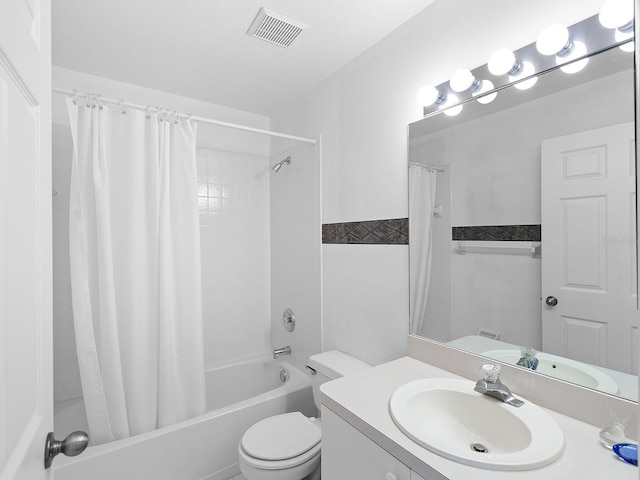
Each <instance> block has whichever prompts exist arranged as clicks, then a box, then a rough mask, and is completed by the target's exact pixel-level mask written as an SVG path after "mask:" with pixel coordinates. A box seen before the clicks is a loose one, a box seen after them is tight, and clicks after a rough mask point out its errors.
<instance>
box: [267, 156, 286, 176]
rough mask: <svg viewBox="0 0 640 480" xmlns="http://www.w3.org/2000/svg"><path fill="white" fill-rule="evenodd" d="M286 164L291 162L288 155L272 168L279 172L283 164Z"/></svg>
mask: <svg viewBox="0 0 640 480" xmlns="http://www.w3.org/2000/svg"><path fill="white" fill-rule="evenodd" d="M284 164H287V165H289V164H291V157H289V156H288V157H287V158H285V159H284V160H280V161H279V162H278V163H276V164H275V165H274V166H273V167H271V170H273V171H274V172H276V173H278V172H279V171H280V169H281V168H282V165H284Z"/></svg>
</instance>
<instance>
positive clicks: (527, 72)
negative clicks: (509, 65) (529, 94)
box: [509, 62, 538, 90]
mask: <svg viewBox="0 0 640 480" xmlns="http://www.w3.org/2000/svg"><path fill="white" fill-rule="evenodd" d="M534 73H536V71H535V69H534V68H533V65H532V64H530V63H529V62H522V67H521V68H520V70H518V72H517V73H516V74H515V75H509V81H510V82H512V83H513V82H517V81H518V80H520V79H521V78H526V77H529V76H531V75H533V74H534ZM537 81H538V77H531V78H530V79H528V80H524V81H522V82H519V83H516V84H515V85H514V87H516V88H517V89H518V90H528V89H530V88H531V87H533V86H534V85H535V84H536V82H537Z"/></svg>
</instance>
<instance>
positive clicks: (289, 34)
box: [247, 8, 307, 48]
mask: <svg viewBox="0 0 640 480" xmlns="http://www.w3.org/2000/svg"><path fill="white" fill-rule="evenodd" d="M305 28H307V25H305V24H303V23H301V22H299V21H297V20H294V19H293V18H289V17H286V16H284V15H281V14H279V13H276V12H274V11H272V10H268V9H266V8H261V9H260V11H259V12H258V15H257V16H256V18H255V20H254V21H253V23H252V24H251V27H249V31H248V32H247V33H248V34H249V35H252V36H254V37H256V38H259V39H261V40H265V41H267V42H271V43H274V44H276V45H279V46H281V47H285V48H286V47H288V46H289V45H291V42H293V41H294V40H295V39H296V38H297V37H298V35H300V32H302V30H304V29H305Z"/></svg>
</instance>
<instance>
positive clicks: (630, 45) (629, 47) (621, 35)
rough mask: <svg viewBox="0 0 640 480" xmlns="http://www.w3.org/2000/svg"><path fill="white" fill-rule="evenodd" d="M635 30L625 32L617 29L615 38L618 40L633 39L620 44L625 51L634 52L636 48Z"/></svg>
mask: <svg viewBox="0 0 640 480" xmlns="http://www.w3.org/2000/svg"><path fill="white" fill-rule="evenodd" d="M633 36H634V35H633V31H630V32H623V31H621V30H616V33H615V38H616V42H624V41H626V40H629V39H631V41H630V42H629V41H627V43H623V44H622V45H620V47H619V48H620V50H622V51H623V52H633V51H634V50H635V46H634V42H633Z"/></svg>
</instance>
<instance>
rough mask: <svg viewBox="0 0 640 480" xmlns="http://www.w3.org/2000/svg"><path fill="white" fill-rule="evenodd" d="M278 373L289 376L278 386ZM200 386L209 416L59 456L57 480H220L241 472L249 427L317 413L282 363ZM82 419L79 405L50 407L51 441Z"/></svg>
mask: <svg viewBox="0 0 640 480" xmlns="http://www.w3.org/2000/svg"><path fill="white" fill-rule="evenodd" d="M283 369H284V370H286V372H287V377H288V378H287V380H286V382H284V383H283V382H282V381H281V380H280V372H281V371H282V370H283ZM206 379H207V413H205V414H204V415H201V416H199V417H196V418H193V419H191V420H187V421H184V422H180V423H178V424H176V425H171V426H169V427H164V428H160V429H158V430H155V431H153V432H148V433H144V434H142V435H137V436H135V437H131V438H127V439H124V440H118V441H115V442H111V443H107V444H103V445H97V446H94V447H89V448H88V449H87V450H86V451H85V452H84V453H83V454H82V455H80V456H78V457H75V458H69V457H64V456H63V455H59V456H58V457H56V460H55V462H54V468H55V477H56V480H115V479H118V480H142V479H144V480H146V479H153V480H204V479H206V480H226V479H228V478H230V477H233V476H234V475H238V474H239V473H240V469H239V468H238V454H237V446H238V442H239V441H240V437H242V434H243V433H244V432H245V431H246V430H247V428H249V427H250V426H251V425H253V424H254V423H256V422H257V421H258V420H261V419H263V418H266V417H269V416H271V415H277V414H279V413H286V412H293V411H301V412H303V413H304V414H305V415H315V412H316V410H315V407H314V405H313V395H312V390H311V381H310V380H309V378H308V377H307V375H305V374H304V373H302V372H300V371H299V370H297V369H295V368H293V367H291V366H290V365H289V364H287V363H286V362H283V361H280V360H278V361H274V360H259V361H251V362H247V363H241V364H237V365H230V366H227V367H221V368H217V369H214V370H209V371H208V372H207V373H206ZM74 417H75V424H74V423H73V422H74ZM83 417H84V407H83V405H82V399H77V400H75V401H68V402H63V404H61V405H56V412H55V419H56V436H57V437H58V438H61V437H62V438H64V436H65V435H66V434H67V433H69V432H70V431H71V430H79V429H81V427H85V428H86V419H84V418H83ZM71 425H80V426H79V427H78V426H75V427H71ZM60 427H61V428H60Z"/></svg>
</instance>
